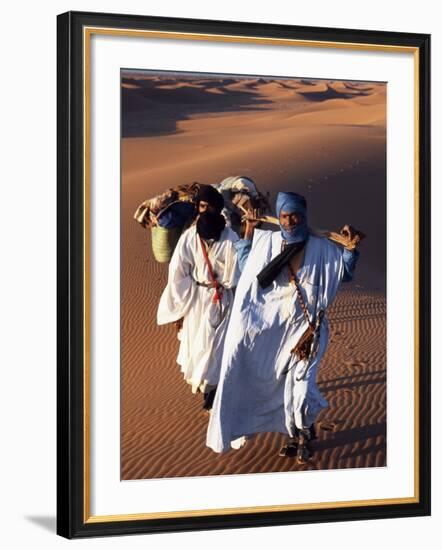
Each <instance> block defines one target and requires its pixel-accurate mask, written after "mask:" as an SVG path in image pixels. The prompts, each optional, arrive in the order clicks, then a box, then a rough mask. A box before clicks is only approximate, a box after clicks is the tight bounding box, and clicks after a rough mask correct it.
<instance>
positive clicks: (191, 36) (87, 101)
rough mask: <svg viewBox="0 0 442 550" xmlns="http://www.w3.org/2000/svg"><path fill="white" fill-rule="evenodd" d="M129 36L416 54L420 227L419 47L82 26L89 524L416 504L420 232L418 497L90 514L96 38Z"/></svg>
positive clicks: (416, 248)
mask: <svg viewBox="0 0 442 550" xmlns="http://www.w3.org/2000/svg"><path fill="white" fill-rule="evenodd" d="M94 34H96V35H107V36H124V37H143V38H158V39H177V40H194V41H211V42H233V43H248V44H259V45H272V46H291V47H309V48H333V49H344V50H359V51H372V52H391V53H413V54H414V55H413V59H414V123H415V128H414V213H415V216H414V223H415V228H418V227H419V208H418V207H419V49H418V48H417V47H410V46H395V45H387V46H386V45H379V44H364V43H348V42H329V41H318V40H311V41H308V40H297V39H281V38H263V37H244V36H235V35H218V34H205V33H186V32H168V31H149V30H134V29H113V28H107V27H84V28H83V67H84V69H83V70H84V73H83V83H84V86H83V93H84V102H83V105H84V112H83V122H84V133H83V143H84V147H83V158H84V162H83V169H84V179H83V191H84V194H83V196H84V203H83V212H84V233H83V239H84V258H83V261H84V264H83V265H84V273H83V283H84V302H83V307H84V316H83V320H84V331H83V336H84V353H83V358H84V367H83V374H84V388H83V389H84V404H83V420H84V434H83V435H84V438H83V442H84V472H83V473H84V500H83V505H84V506H83V510H84V514H83V516H84V523H89V524H90V523H102V522H116V521H133V520H143V519H144V520H146V519H166V518H169V519H170V518H186V517H189V518H190V517H207V516H215V515H228V514H249V513H263V512H281V511H300V510H321V509H322V510H323V509H329V508H347V507H351V506H379V505H391V504H412V503H417V502H419V445H418V443H419V344H420V342H419V237H418V234H417V233H418V232H417V231H415V242H414V281H415V282H414V316H415V317H414V341H415V346H414V349H415V354H414V383H415V388H414V391H415V393H414V495H413V496H412V497H400V498H386V499H372V500H352V501H345V502H343V501H341V502H339V501H338V502H326V503H304V504H287V505H269V506H251V507H237V508H219V509H207V510H205V509H203V510H182V511H172V512H152V513H137V514H120V515H110V516H92V515H91V511H90V510H91V502H90V499H91V483H90V481H91V480H90V474H91V472H90V459H91V454H90V450H91V441H90V437H91V431H90V422H91V417H90V397H91V392H90V375H91V365H90V321H91V319H90V305H91V302H90V215H91V211H90V168H91V158H90V145H91V144H90V118H91V115H90V108H91V98H90V94H91V73H90V70H91V59H90V55H91V51H90V46H91V44H90V43H91V36H92V35H94Z"/></svg>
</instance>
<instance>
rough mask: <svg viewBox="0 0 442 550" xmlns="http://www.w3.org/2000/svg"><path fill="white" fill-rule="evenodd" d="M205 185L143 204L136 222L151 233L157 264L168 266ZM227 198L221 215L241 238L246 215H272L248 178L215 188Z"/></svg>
mask: <svg viewBox="0 0 442 550" xmlns="http://www.w3.org/2000/svg"><path fill="white" fill-rule="evenodd" d="M201 186H202V184H200V183H198V182H193V183H191V184H184V185H179V186H177V187H176V188H171V189H167V190H166V191H165V192H164V193H161V194H160V195H157V196H155V197H153V198H150V199H147V200H145V201H143V202H142V203H141V204H140V205H139V206H138V208H137V210H136V211H135V214H134V218H135V220H136V221H137V222H138V223H139V224H140V225H141V226H142V227H143V228H150V229H151V230H152V248H153V252H154V257H155V259H156V260H157V261H158V262H169V261H170V258H171V257H172V254H173V251H174V248H175V246H176V244H177V242H178V239H179V237H180V235H181V233H182V232H183V231H184V229H186V228H187V227H189V226H190V225H192V223H194V221H195V219H196V217H197V214H198V212H197V208H196V204H197V197H198V194H199V190H200V188H201ZM212 187H214V188H215V189H216V190H217V191H219V192H220V193H221V195H222V196H223V198H224V208H223V211H222V215H223V216H224V218H225V219H226V225H227V226H228V227H230V228H231V229H233V230H234V231H235V232H236V233H237V234H238V235H239V236H242V233H243V230H244V221H243V220H244V214H245V212H246V211H247V210H248V209H249V208H252V207H253V208H255V209H256V210H257V211H259V212H260V213H261V214H262V215H265V214H266V213H267V212H269V211H270V206H269V200H268V197H267V196H265V195H263V194H262V193H260V191H259V190H258V188H257V187H256V184H255V182H254V181H253V180H252V179H250V178H247V177H245V176H230V177H228V178H225V179H224V180H222V181H221V182H220V183H217V184H213V185H212Z"/></svg>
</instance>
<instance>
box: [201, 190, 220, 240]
mask: <svg viewBox="0 0 442 550" xmlns="http://www.w3.org/2000/svg"><path fill="white" fill-rule="evenodd" d="M200 201H204V202H207V204H208V205H209V207H210V208H209V209H207V210H206V211H205V212H202V213H201V214H199V216H198V220H197V222H196V230H197V233H198V235H199V236H200V237H201V238H203V239H205V240H210V239H214V240H215V241H218V240H219V238H220V236H221V233H222V231H223V229H224V227H225V225H226V220H225V218H224V216H223V215H222V214H221V211H222V209H223V208H224V199H223V196H222V195H221V193H219V192H218V191H217V190H216V189H215V188H214V187H212V186H211V185H203V184H201V185H200V187H199V191H198V196H197V204H198V205H199V203H200Z"/></svg>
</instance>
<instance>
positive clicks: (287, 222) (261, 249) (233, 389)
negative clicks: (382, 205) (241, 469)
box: [207, 193, 359, 463]
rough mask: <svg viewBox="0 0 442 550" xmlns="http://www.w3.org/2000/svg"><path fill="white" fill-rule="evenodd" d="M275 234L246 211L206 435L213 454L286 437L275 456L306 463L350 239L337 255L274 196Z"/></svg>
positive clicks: (296, 205)
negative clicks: (267, 437)
mask: <svg viewBox="0 0 442 550" xmlns="http://www.w3.org/2000/svg"><path fill="white" fill-rule="evenodd" d="M276 211H277V216H278V220H279V226H280V230H279V231H275V232H273V231H262V230H258V229H255V227H256V220H254V219H253V218H254V215H253V213H249V214H250V215H249V216H248V218H249V219H248V222H247V226H246V233H245V236H244V237H245V238H244V239H242V240H241V241H238V242H237V243H236V248H237V250H238V261H239V264H240V267H241V270H242V274H241V278H240V281H239V283H238V287H237V291H236V296H235V302H234V305H233V308H232V315H231V320H230V323H229V327H228V330H227V334H226V338H225V344H224V355H223V361H222V368H221V376H220V381H219V385H218V390H217V395H216V397H215V402H214V405H213V410H212V415H211V418H210V422H209V427H208V433H207V445H208V446H209V447H210V448H212V449H213V450H214V451H215V452H218V453H220V452H225V451H227V450H228V449H230V447H234V448H239V447H241V446H242V445H243V444H244V442H245V441H246V439H247V438H248V437H250V436H252V435H253V434H256V433H261V432H279V433H283V434H286V436H287V437H288V441H287V444H286V445H285V446H284V447H283V448H282V449H281V451H280V455H283V456H296V457H297V461H298V462H299V463H305V462H306V461H307V460H308V459H309V457H310V449H309V442H310V441H311V439H312V438H313V437H314V422H315V420H316V417H317V415H318V414H319V412H320V411H321V410H322V409H323V408H324V407H326V406H327V401H326V400H325V399H324V397H323V396H322V395H321V393H320V391H319V388H318V386H317V384H316V377H317V372H318V367H319V364H320V361H321V358H322V357H323V355H324V353H325V350H326V348H327V341H328V322H327V315H326V312H327V308H328V307H329V306H330V305H331V303H332V302H333V299H334V298H335V296H336V293H337V290H338V287H339V284H340V282H341V281H346V280H347V281H348V280H351V278H352V275H353V271H354V268H355V265H356V260H357V257H358V255H359V252H358V250H356V248H355V243H356V242H357V241H358V239H357V238H356V237H357V235H358V233H357V232H355V231H354V230H353V229H352V228H350V227H349V226H346V231H347V233H348V245H347V247H343V246H339V245H337V244H335V243H333V242H331V241H330V240H328V239H327V238H325V237H318V236H316V235H314V234H313V233H312V232H311V231H310V229H309V227H308V223H307V204H306V201H305V198H304V197H302V196H301V195H298V194H296V193H279V194H278V197H277V203H276Z"/></svg>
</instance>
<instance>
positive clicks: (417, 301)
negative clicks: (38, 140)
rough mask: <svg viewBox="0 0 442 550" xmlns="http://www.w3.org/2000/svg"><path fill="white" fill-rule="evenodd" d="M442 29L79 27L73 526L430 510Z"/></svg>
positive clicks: (84, 21)
mask: <svg viewBox="0 0 442 550" xmlns="http://www.w3.org/2000/svg"><path fill="white" fill-rule="evenodd" d="M429 67H430V37H429V36H428V35H421V34H410V33H390V32H377V31H362V30H348V29H328V28H310V27H295V26H281V25H267V24H256V23H253V24H252V23H239V22H221V21H203V20H191V19H173V18H159V17H144V16H143V17H142V16H130V15H112V14H96V13H80V12H69V13H65V14H62V15H60V16H59V17H58V106H57V108H58V128H57V129H58V172H57V177H58V474H57V480H58V510H57V515H58V533H59V534H60V535H62V536H64V537H67V538H76V537H91V536H103V535H122V534H131V533H154V532H168V531H184V530H197V529H220V528H235V527H248V526H265V525H283V524H295V523H306V522H320V521H343V520H356V519H373V518H390V517H405V516H419V515H428V514H429V513H430V126H429V111H430V85H429V82H430V69H429Z"/></svg>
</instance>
